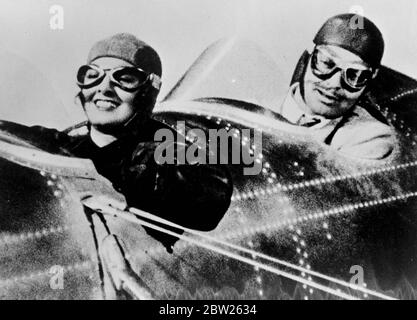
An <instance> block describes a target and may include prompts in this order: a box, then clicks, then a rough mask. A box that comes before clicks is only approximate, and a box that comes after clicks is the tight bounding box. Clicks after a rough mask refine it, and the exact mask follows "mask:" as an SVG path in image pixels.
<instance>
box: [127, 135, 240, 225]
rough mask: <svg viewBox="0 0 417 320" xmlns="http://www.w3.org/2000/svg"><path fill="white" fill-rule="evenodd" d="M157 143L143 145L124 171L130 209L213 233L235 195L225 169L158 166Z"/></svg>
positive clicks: (194, 166)
mask: <svg viewBox="0 0 417 320" xmlns="http://www.w3.org/2000/svg"><path fill="white" fill-rule="evenodd" d="M157 145H158V144H157V143H142V144H140V145H139V146H138V148H137V149H136V151H135V152H134V154H133V156H132V159H131V160H130V161H129V162H128V163H126V164H125V166H124V168H123V171H124V172H123V177H124V181H125V183H124V184H123V185H124V187H123V189H124V190H123V194H124V195H125V196H126V200H127V203H128V205H129V206H132V207H137V208H139V209H142V210H145V211H148V212H150V213H153V214H155V215H158V216H160V217H162V218H164V219H167V220H169V221H172V222H175V223H177V224H180V225H182V226H184V227H187V228H191V229H195V230H200V231H210V230H213V229H214V228H215V227H216V226H217V225H218V223H219V222H220V220H221V219H222V217H223V216H224V214H225V213H226V211H227V209H228V207H229V205H230V199H231V196H232V192H233V185H232V180H231V177H230V174H229V171H228V169H227V167H226V166H225V165H208V164H193V165H190V164H158V163H157V161H155V159H154V152H155V148H156V147H157Z"/></svg>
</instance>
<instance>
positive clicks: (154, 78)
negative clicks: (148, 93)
mask: <svg viewBox="0 0 417 320" xmlns="http://www.w3.org/2000/svg"><path fill="white" fill-rule="evenodd" d="M149 79H150V80H151V83H152V87H154V88H155V89H156V90H159V89H161V85H162V81H161V78H160V77H159V76H158V75H156V74H155V73H151V74H150V75H149Z"/></svg>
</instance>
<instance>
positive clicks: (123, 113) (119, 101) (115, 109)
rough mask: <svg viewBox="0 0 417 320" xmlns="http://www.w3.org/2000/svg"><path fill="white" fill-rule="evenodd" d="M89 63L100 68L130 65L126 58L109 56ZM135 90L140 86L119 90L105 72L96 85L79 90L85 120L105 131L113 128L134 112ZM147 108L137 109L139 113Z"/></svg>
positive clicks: (107, 131) (145, 112) (148, 112)
mask: <svg viewBox="0 0 417 320" xmlns="http://www.w3.org/2000/svg"><path fill="white" fill-rule="evenodd" d="M92 65H95V66H97V67H99V68H101V69H104V70H108V69H110V70H111V69H115V68H120V67H132V66H133V65H132V64H130V63H129V62H126V61H124V60H121V59H118V58H111V57H103V58H98V59H96V60H94V61H93V62H92ZM139 91H140V89H137V90H136V91H133V92H130V91H125V90H123V89H122V88H120V87H119V86H117V84H115V83H112V82H111V81H110V75H109V74H108V73H107V74H106V76H105V77H104V79H103V80H102V81H101V82H100V83H98V84H97V85H96V86H94V87H91V88H88V89H82V90H81V93H82V94H83V96H84V101H85V103H84V106H83V107H84V111H85V114H86V116H87V118H88V120H89V122H90V123H91V125H92V126H94V127H95V128H96V129H98V130H99V131H102V132H105V133H111V132H112V131H113V130H115V129H116V130H117V129H118V128H120V127H121V126H122V125H123V124H125V123H126V122H127V121H128V120H130V119H131V118H132V117H133V116H134V115H135V113H136V111H137V110H136V106H135V104H134V101H135V98H136V96H137V95H138V92H139ZM149 109H150V110H149ZM151 111H152V109H151V108H148V110H141V115H140V116H149V115H150V113H151Z"/></svg>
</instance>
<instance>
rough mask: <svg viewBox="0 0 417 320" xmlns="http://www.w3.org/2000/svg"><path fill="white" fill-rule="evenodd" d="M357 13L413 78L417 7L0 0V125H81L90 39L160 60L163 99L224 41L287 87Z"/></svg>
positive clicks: (247, 0) (365, 1)
mask: <svg viewBox="0 0 417 320" xmlns="http://www.w3.org/2000/svg"><path fill="white" fill-rule="evenodd" d="M52 5H61V6H62V7H63V9H64V29H63V30H51V28H50V26H49V21H50V18H51V14H50V13H49V8H50V7H51V6H52ZM353 6H361V8H362V9H363V11H364V12H363V13H364V14H365V15H366V16H367V17H369V18H371V19H372V20H373V21H374V22H375V23H376V24H377V25H378V26H379V27H380V29H381V30H382V32H383V34H384V36H385V40H386V54H385V57H384V60H383V63H384V64H385V65H388V66H390V67H393V68H395V69H397V70H399V71H402V72H404V73H406V74H408V75H410V76H413V77H417V1H414V0H396V1H388V0H362V1H348V0H346V1H345V0H315V1H307V0H297V1H295V0H292V1H288V0H285V1H284V0H226V1H225V0H175V1H172V0H171V1H170V0H118V1H115V0H104V1H103V0H100V1H98V0H95V1H92V0H90V1H81V0H60V1H58V0H55V1H49V0H41V1H34V0H0V118H2V119H7V120H12V121H18V122H22V123H25V124H41V125H46V126H50V127H57V128H64V127H66V126H68V125H70V124H72V123H74V122H76V121H79V120H82V119H83V116H82V112H81V110H80V107H79V106H77V105H75V103H74V96H75V94H76V93H77V87H76V86H75V81H74V78H75V72H76V70H77V68H78V66H79V65H81V64H83V63H85V60H86V57H87V53H88V50H89V49H90V47H91V45H92V44H93V43H94V42H95V41H97V40H99V39H102V38H104V37H107V36H109V35H112V34H114V33H117V32H131V33H133V34H135V35H137V36H138V37H139V38H141V39H143V40H145V41H146V42H148V43H150V44H151V45H152V46H154V47H155V49H157V51H158V52H159V53H160V56H161V58H162V61H163V87H162V92H161V95H160V97H161V98H162V97H163V96H164V95H165V94H166V93H167V92H168V91H169V89H170V88H171V87H172V86H173V85H174V84H175V82H176V81H177V80H178V79H179V77H180V76H181V75H182V74H183V73H184V72H185V70H186V69H187V68H188V66H189V65H190V64H191V63H192V62H193V61H194V59H195V58H196V57H197V56H198V55H199V54H200V53H201V52H202V51H203V50H204V49H205V48H206V47H207V46H208V45H209V44H210V43H212V42H214V41H216V40H217V39H219V38H222V37H225V36H230V35H241V36H244V37H247V38H250V39H253V40H255V41H256V42H257V43H258V44H259V45H261V46H262V47H263V48H264V49H265V50H266V51H267V52H268V54H269V55H270V56H271V57H272V58H273V59H274V60H275V61H276V62H277V63H278V64H279V65H280V66H281V68H284V69H285V74H284V75H280V76H281V77H282V78H283V79H282V81H283V82H285V83H288V81H289V78H290V75H291V72H292V70H293V68H294V65H295V63H296V61H297V59H298V58H299V56H300V54H301V52H302V51H303V50H304V49H305V48H306V47H309V46H311V40H312V38H313V36H314V34H315V32H316V31H317V30H318V28H319V27H320V26H321V24H322V23H323V22H324V21H325V20H326V19H327V18H328V17H330V16H332V15H335V14H338V13H344V12H349V11H350V9H351V8H352V7H353ZM253 63H256V61H254V62H253Z"/></svg>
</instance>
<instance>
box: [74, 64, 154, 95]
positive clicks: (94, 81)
mask: <svg viewBox="0 0 417 320" xmlns="http://www.w3.org/2000/svg"><path fill="white" fill-rule="evenodd" d="M107 72H108V73H109V74H110V80H111V81H112V82H113V83H115V84H116V85H117V86H119V87H120V88H122V89H123V90H128V91H132V90H136V89H138V88H139V87H140V86H141V85H143V84H144V83H145V82H146V80H148V78H149V75H148V74H147V73H146V72H145V71H143V70H141V69H138V68H134V67H121V68H115V69H111V70H104V69H101V68H99V67H97V66H94V65H84V66H81V67H80V69H79V70H78V73H77V84H78V86H79V87H80V88H91V87H94V86H96V85H98V84H100V83H101V81H103V79H104V78H105V76H106V73H107Z"/></svg>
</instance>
